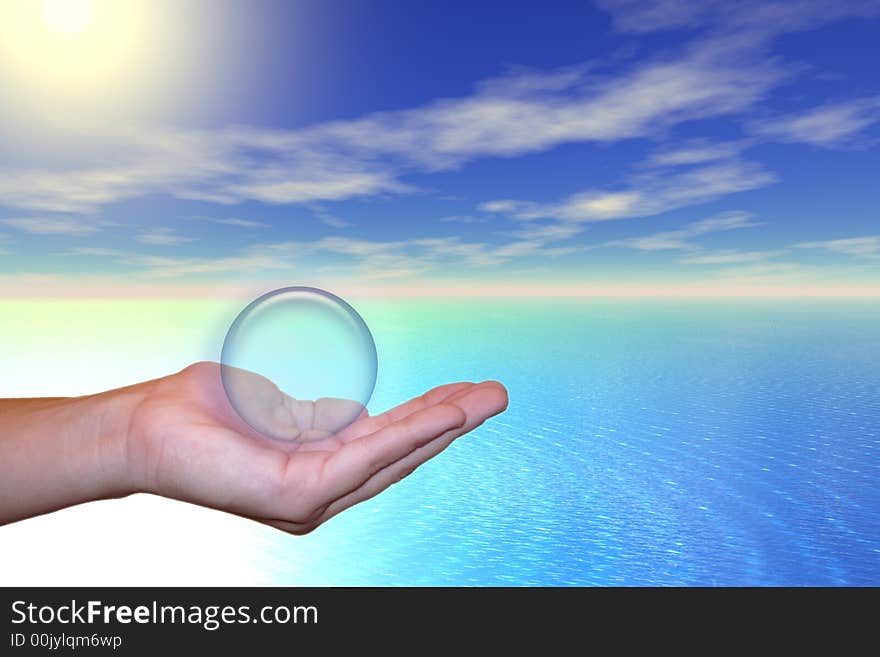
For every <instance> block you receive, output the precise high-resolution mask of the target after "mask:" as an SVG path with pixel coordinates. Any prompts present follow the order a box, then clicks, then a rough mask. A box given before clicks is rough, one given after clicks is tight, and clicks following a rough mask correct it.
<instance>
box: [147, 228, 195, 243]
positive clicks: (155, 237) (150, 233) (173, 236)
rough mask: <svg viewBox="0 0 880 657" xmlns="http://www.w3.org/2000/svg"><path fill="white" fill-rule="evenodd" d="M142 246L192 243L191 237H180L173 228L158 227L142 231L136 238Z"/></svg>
mask: <svg viewBox="0 0 880 657" xmlns="http://www.w3.org/2000/svg"><path fill="white" fill-rule="evenodd" d="M134 239H135V240H137V241H138V242H140V243H141V244H151V245H153V246H177V245H179V244H183V243H185V242H191V241H192V238H191V237H184V236H183V235H179V234H178V233H177V231H175V230H174V229H173V228H164V227H156V228H149V229H146V230H142V231H141V232H139V233H138V234H137V235H135V237H134Z"/></svg>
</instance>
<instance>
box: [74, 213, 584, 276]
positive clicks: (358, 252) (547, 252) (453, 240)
mask: <svg viewBox="0 0 880 657" xmlns="http://www.w3.org/2000/svg"><path fill="white" fill-rule="evenodd" d="M548 228H549V227H548ZM571 228H572V227H570V226H563V227H562V229H563V230H562V231H557V232H556V233H555V234H553V233H554V231H552V230H549V229H548V230H547V231H544V234H540V235H539V234H538V231H533V233H532V235H531V236H530V237H528V238H526V237H525V236H521V237H520V238H519V239H515V240H513V241H510V242H507V243H504V244H501V245H493V244H488V243H486V242H465V241H463V240H462V239H461V238H459V237H428V238H416V239H407V240H393V241H385V242H383V241H378V240H375V241H374V240H365V239H354V238H348V237H339V236H330V237H324V238H321V239H318V240H313V241H307V242H305V241H304V242H299V241H289V242H275V243H265V244H255V245H251V246H248V247H245V248H243V249H241V251H240V252H239V253H236V254H234V255H230V256H227V257H222V258H200V257H195V258H194V257H169V256H156V255H147V254H138V253H132V252H127V251H120V250H116V249H106V248H92V247H89V248H76V249H70V250H68V251H66V252H64V253H62V254H59V255H65V256H86V257H107V258H112V259H113V260H115V261H116V262H117V263H119V264H124V265H127V266H132V267H137V268H140V269H141V270H143V271H144V273H145V274H146V275H147V276H149V277H153V278H178V277H187V276H194V275H206V274H219V273H230V272H231V273H238V272H243V271H246V272H256V271H275V270H291V269H296V268H297V267H301V266H307V267H310V266H311V265H303V262H304V260H305V259H307V258H309V257H311V256H315V255H323V256H327V255H329V256H337V257H338V259H337V261H336V262H333V263H332V264H331V265H327V266H328V267H332V270H333V271H334V272H335V273H337V274H339V273H341V272H347V273H349V274H355V275H362V276H368V277H370V278H390V277H403V276H410V275H415V274H417V273H423V272H426V271H428V270H431V269H436V268H447V267H452V268H461V267H489V266H495V265H499V264H502V263H505V262H507V261H509V260H512V259H516V258H555V257H558V256H561V255H564V254H567V253H571V252H573V251H574V250H575V249H574V248H562V247H553V246H548V244H549V243H550V242H552V241H556V240H559V239H562V238H563V237H564V235H562V234H561V233H563V232H564V233H565V235H570V234H571V232H572V231H571ZM523 235H525V233H523Z"/></svg>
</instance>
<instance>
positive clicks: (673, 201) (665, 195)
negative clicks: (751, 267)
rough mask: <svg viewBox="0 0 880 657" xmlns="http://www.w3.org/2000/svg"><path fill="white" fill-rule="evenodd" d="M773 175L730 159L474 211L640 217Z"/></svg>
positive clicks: (567, 217)
mask: <svg viewBox="0 0 880 657" xmlns="http://www.w3.org/2000/svg"><path fill="white" fill-rule="evenodd" d="M775 181H776V176H775V175H773V174H772V173H770V172H768V171H766V170H765V169H764V168H763V167H761V166H760V165H759V164H756V163H752V162H745V161H742V160H738V159H737V160H731V161H727V162H721V163H717V164H709V165H705V166H699V167H694V168H692V169H688V170H685V171H678V172H675V173H668V174H666V173H662V174H661V173H649V174H646V175H642V176H638V177H635V178H634V179H633V181H632V182H631V184H630V185H629V187H626V188H623V189H619V190H598V189H597V190H586V191H583V192H580V193H577V194H574V195H572V196H569V197H568V198H566V199H563V200H562V201H560V202H558V203H545V204H541V203H530V202H527V201H512V200H503V201H490V202H489V203H484V204H482V205H481V206H480V209H482V210H484V211H487V212H491V211H495V212H506V213H509V214H511V216H513V217H515V218H518V219H524V220H529V219H537V218H554V219H560V220H562V221H575V222H590V221H609V220H613V219H627V218H631V217H646V216H649V215H654V214H660V213H661V212H666V211H668V210H673V209H675V208H682V207H686V206H689V205H696V204H700V203H707V202H709V201H712V200H715V199H717V198H720V197H722V196H726V195H728V194H733V193H735V192H743V191H746V190H750V189H757V188H759V187H764V186H766V185H769V184H771V183H773V182H775Z"/></svg>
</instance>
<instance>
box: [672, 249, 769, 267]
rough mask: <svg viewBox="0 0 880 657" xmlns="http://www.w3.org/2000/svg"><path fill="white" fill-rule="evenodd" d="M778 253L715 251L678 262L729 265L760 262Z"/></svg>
mask: <svg viewBox="0 0 880 657" xmlns="http://www.w3.org/2000/svg"><path fill="white" fill-rule="evenodd" d="M780 253H781V252H780V251H715V252H713V253H705V254H701V255H694V256H688V257H686V258H682V259H681V260H679V262H680V263H682V264H685V265H730V264H738V263H748V262H762V261H764V260H767V259H768V258H772V257H773V256H776V255H779V254H780Z"/></svg>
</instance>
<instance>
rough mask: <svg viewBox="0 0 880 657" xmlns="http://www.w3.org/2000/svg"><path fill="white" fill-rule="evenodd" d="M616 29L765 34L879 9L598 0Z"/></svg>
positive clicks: (808, 1) (829, 1)
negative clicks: (697, 30)
mask: <svg viewBox="0 0 880 657" xmlns="http://www.w3.org/2000/svg"><path fill="white" fill-rule="evenodd" d="M598 4H599V6H600V7H602V9H604V10H605V11H607V12H608V13H610V14H611V16H612V19H613V21H614V26H615V27H616V28H617V29H618V30H619V31H621V32H633V33H644V32H657V31H662V30H676V29H694V28H701V27H712V28H721V29H724V30H752V31H758V32H761V33H763V34H767V35H774V34H780V33H785V32H792V31H798V30H805V29H810V28H814V27H818V26H819V25H822V24H824V23H829V22H832V21H836V20H840V19H844V18H859V17H871V16H877V15H878V14H880V2H877V0H738V1H737V2H729V1H728V0H700V1H699V2H694V0H598Z"/></svg>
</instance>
